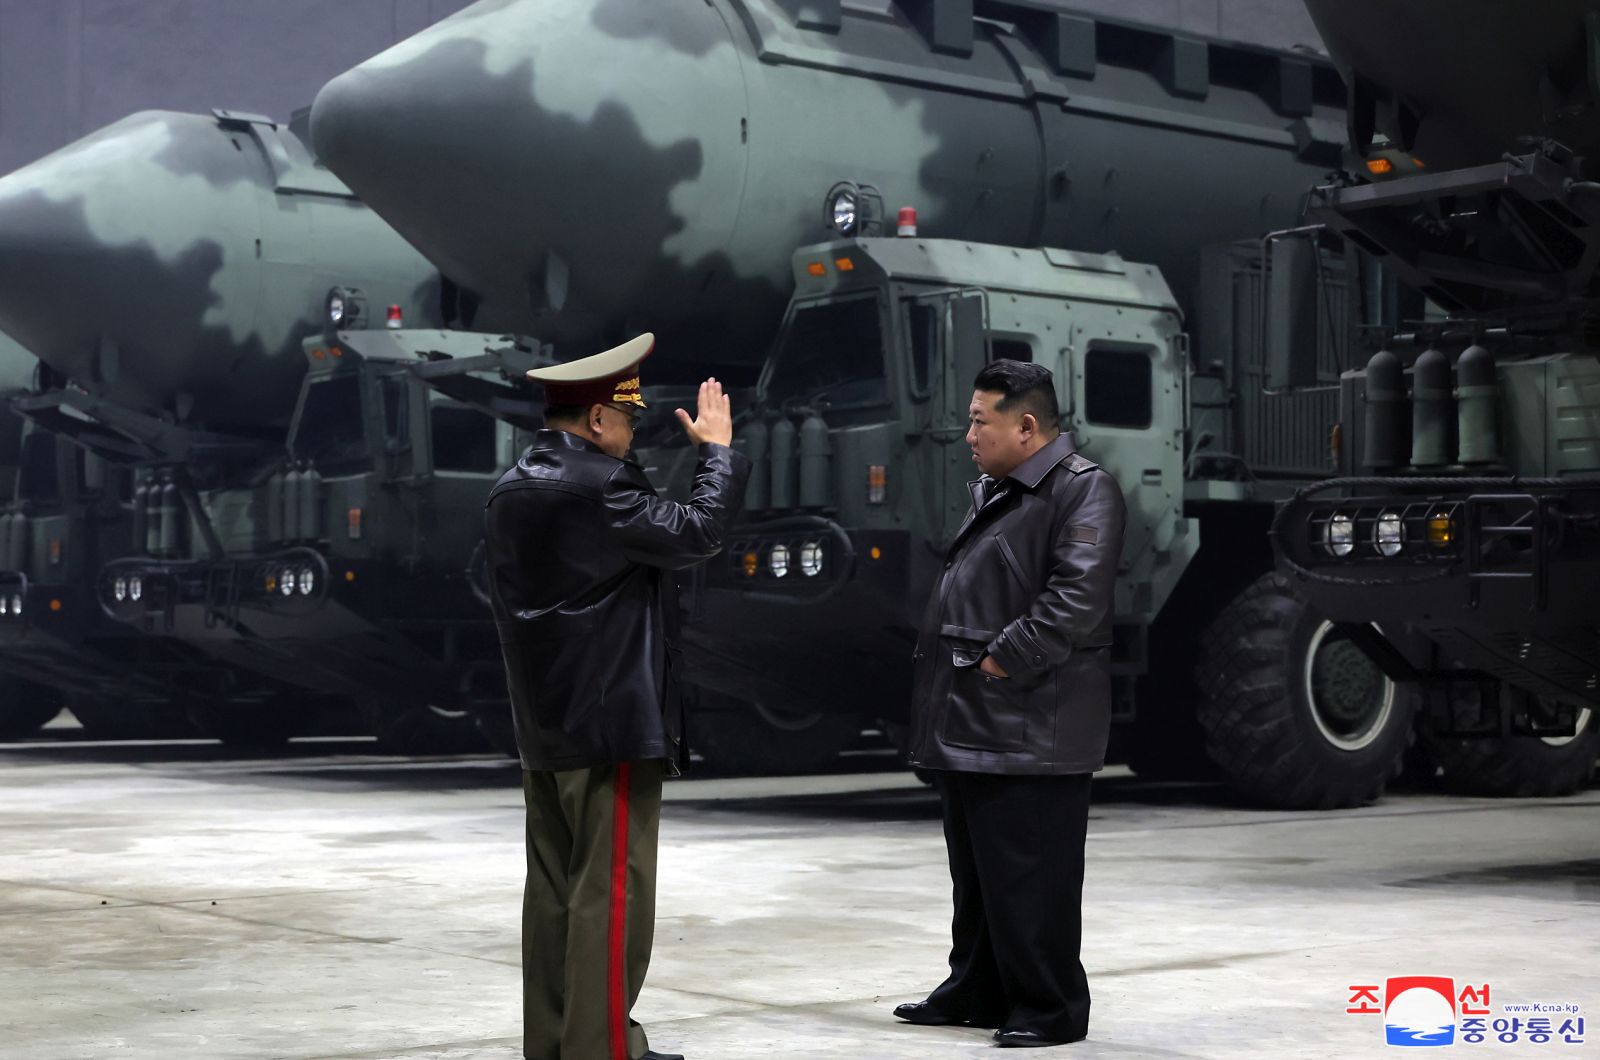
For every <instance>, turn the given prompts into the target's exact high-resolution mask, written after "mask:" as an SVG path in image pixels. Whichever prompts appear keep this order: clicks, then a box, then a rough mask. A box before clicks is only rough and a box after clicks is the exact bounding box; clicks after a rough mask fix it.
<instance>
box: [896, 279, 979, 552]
mask: <svg viewBox="0 0 1600 1060" xmlns="http://www.w3.org/2000/svg"><path fill="white" fill-rule="evenodd" d="M905 311H906V316H905V325H906V333H907V339H908V348H909V353H910V356H911V370H910V381H911V388H912V393H913V395H914V396H916V397H918V398H920V400H921V405H922V408H921V411H920V413H919V415H917V416H916V418H915V419H914V421H913V422H914V424H915V427H914V429H913V431H912V432H911V433H912V439H911V440H912V441H913V444H914V449H915V451H916V452H917V457H918V458H917V460H916V465H917V467H918V477H919V478H921V479H922V481H923V485H924V487H925V488H924V489H923V490H922V493H921V495H922V497H923V498H924V500H923V503H922V504H921V505H920V506H918V507H917V508H916V509H915V510H917V511H919V512H921V513H923V516H924V518H925V519H926V522H927V525H926V526H924V527H920V528H919V529H921V530H922V532H923V533H924V534H925V535H926V537H927V539H928V540H929V541H931V542H933V543H935V544H936V545H937V546H938V547H939V548H940V549H941V550H942V549H943V548H945V547H946V546H948V545H949V543H950V541H951V540H952V539H953V538H954V537H955V533H956V531H957V530H958V529H959V528H960V527H961V523H962V522H963V520H965V519H966V516H967V511H968V509H970V508H971V507H972V498H971V494H970V493H969V492H968V489H967V483H968V482H970V481H972V480H973V479H975V478H977V477H978V471H977V467H976V466H975V465H974V464H973V463H972V452H971V450H970V449H968V448H967V444H966V436H967V427H968V408H969V407H970V406H971V404H972V380H973V378H974V377H975V376H976V375H977V374H978V372H980V371H982V369H983V367H984V365H986V364H988V363H989V347H988V340H987V335H988V330H989V302H988V297H987V295H986V294H985V293H984V292H983V291H982V290H978V289H975V288H964V289H959V290H957V289H946V290H940V291H931V292H928V293H926V294H921V295H917V296H915V297H912V298H908V299H906V300H905Z"/></svg>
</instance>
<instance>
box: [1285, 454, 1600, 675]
mask: <svg viewBox="0 0 1600 1060" xmlns="http://www.w3.org/2000/svg"><path fill="white" fill-rule="evenodd" d="M1334 493H1338V494H1341V495H1339V496H1331V497H1323V496H1318V494H1334ZM1272 535H1273V547H1274V549H1275V551H1276V553H1277V559H1278V565H1279V569H1280V570H1281V571H1282V572H1283V573H1284V574H1286V575H1287V576H1289V577H1291V578H1293V579H1295V581H1296V582H1297V585H1298V588H1299V590H1300V591H1301V593H1302V594H1303V595H1305V597H1306V598H1307V599H1308V601H1309V602H1310V604H1311V605H1312V606H1313V607H1314V608H1315V609H1316V610H1317V611H1319V612H1321V613H1322V614H1323V615H1325V616H1326V617H1328V618H1329V619H1331V620H1333V621H1335V622H1343V623H1352V624H1356V623H1360V624H1367V623H1376V624H1378V625H1380V626H1383V627H1385V628H1394V627H1398V626H1405V627H1409V628H1410V629H1412V630H1414V631H1416V632H1418V633H1421V634H1422V635H1423V636H1424V637H1425V638H1426V639H1427V641H1429V642H1431V643H1432V644H1433V645H1435V646H1437V647H1438V648H1439V649H1442V653H1443V657H1442V658H1424V657H1419V656H1418V655H1417V654H1416V653H1415V652H1413V653H1412V663H1413V665H1414V666H1415V667H1416V668H1417V669H1418V670H1419V671H1425V672H1431V673H1433V674H1434V675H1436V676H1442V675H1443V674H1445V673H1448V672H1451V671H1458V670H1459V669H1460V668H1467V669H1470V670H1476V671H1480V672H1482V673H1485V674H1489V675H1492V676H1495V677H1498V678H1500V679H1502V680H1505V681H1508V682H1510V683H1512V684H1515V685H1518V686H1520V687H1523V688H1526V689H1528V690H1529V691H1531V692H1534V693H1535V694H1538V695H1543V696H1547V697H1550V698H1554V699H1558V700H1562V701H1566V702H1583V703H1588V704H1594V705H1600V621H1597V617H1596V616H1597V614H1600V608H1597V606H1596V603H1595V600H1596V593H1597V592H1600V481H1596V480H1579V479H1572V480H1563V479H1487V478H1486V479H1449V478H1427V479H1420V478H1419V479H1371V478H1364V479H1335V480H1330V481H1328V482H1324V483H1319V484H1317V485H1316V486H1313V487H1308V488H1307V489H1305V490H1302V491H1301V492H1300V493H1298V494H1297V495H1296V496H1295V498H1294V499H1293V500H1290V501H1289V502H1287V503H1286V504H1285V505H1284V506H1283V507H1282V508H1281V509H1280V510H1279V512H1278V514H1277V517H1276V518H1275V519H1274V522H1273V531H1272ZM1386 553H1389V554H1386ZM1424 676H1426V674H1425V675H1424Z"/></svg>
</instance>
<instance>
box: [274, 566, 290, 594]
mask: <svg viewBox="0 0 1600 1060" xmlns="http://www.w3.org/2000/svg"><path fill="white" fill-rule="evenodd" d="M278 592H279V593H281V594H283V595H284V596H293V595H294V568H293V567H285V568H283V570H282V571H280V572H279V573H278Z"/></svg>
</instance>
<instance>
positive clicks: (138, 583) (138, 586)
mask: <svg viewBox="0 0 1600 1060" xmlns="http://www.w3.org/2000/svg"><path fill="white" fill-rule="evenodd" d="M143 595H144V579H143V578H141V577H139V576H138V575H137V574H136V575H134V576H133V577H131V578H129V579H128V599H130V600H132V601H133V602H134V603H138V602H139V598H140V597H141V596H143Z"/></svg>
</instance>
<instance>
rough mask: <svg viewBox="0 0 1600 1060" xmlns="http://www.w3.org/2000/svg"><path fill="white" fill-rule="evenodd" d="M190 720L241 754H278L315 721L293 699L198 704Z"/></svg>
mask: <svg viewBox="0 0 1600 1060" xmlns="http://www.w3.org/2000/svg"><path fill="white" fill-rule="evenodd" d="M189 720H190V721H191V722H193V723H194V727H195V729H196V731H198V732H199V734H200V735H201V736H204V737H206V738H208V739H212V740H218V741H220V742H221V743H222V745H223V746H224V747H231V748H234V749H235V750H240V751H276V750H278V749H280V748H282V747H283V746H284V745H285V744H287V743H288V742H289V741H290V740H291V739H292V738H294V737H296V736H303V735H305V734H306V733H308V732H310V731H311V730H312V728H313V723H314V718H313V717H312V715H311V712H309V711H307V710H306V709H305V708H304V707H303V706H302V705H301V704H300V703H298V702H297V701H295V700H294V699H293V698H292V697H290V696H282V697H279V698H276V699H270V700H267V701H265V702H261V703H248V702H246V703H229V704H225V705H213V704H206V705H198V704H197V705H195V706H192V707H190V708H189Z"/></svg>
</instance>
